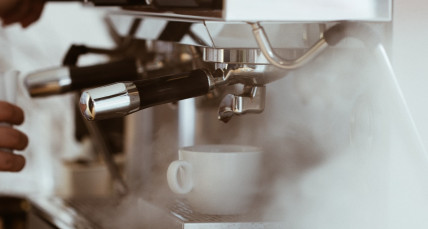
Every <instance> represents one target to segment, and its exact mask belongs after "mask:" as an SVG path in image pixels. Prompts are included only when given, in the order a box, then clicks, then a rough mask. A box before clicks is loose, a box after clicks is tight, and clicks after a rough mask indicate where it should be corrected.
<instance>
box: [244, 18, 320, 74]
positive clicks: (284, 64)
mask: <svg viewBox="0 0 428 229" xmlns="http://www.w3.org/2000/svg"><path fill="white" fill-rule="evenodd" d="M249 24H251V26H252V27H253V34H254V38H255V39H256V41H257V44H258V45H259V47H260V49H261V51H262V53H263V55H264V56H265V58H266V59H267V60H268V61H269V63H271V64H272V65H274V66H276V67H278V68H282V69H287V70H292V69H296V68H299V67H301V66H303V65H305V64H306V63H308V62H309V61H311V60H312V59H314V58H315V57H316V56H318V55H319V54H320V53H321V52H322V51H324V49H326V48H327V47H328V44H327V42H326V41H325V40H324V38H321V39H319V40H318V42H316V43H315V44H314V45H313V46H312V47H311V48H310V49H309V50H308V51H306V53H305V54H303V55H302V56H301V57H299V58H297V59H295V60H285V59H283V58H281V57H279V56H278V55H277V54H276V53H275V52H274V51H273V49H272V46H271V44H270V42H269V40H268V38H267V36H266V33H265V32H264V30H263V27H262V26H260V24H259V23H249Z"/></svg>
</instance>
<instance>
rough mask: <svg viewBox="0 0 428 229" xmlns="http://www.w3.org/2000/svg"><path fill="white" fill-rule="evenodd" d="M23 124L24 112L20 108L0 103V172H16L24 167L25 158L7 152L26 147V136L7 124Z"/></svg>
mask: <svg viewBox="0 0 428 229" xmlns="http://www.w3.org/2000/svg"><path fill="white" fill-rule="evenodd" d="M22 122H24V112H23V111H22V109H21V108H19V107H17V106H15V105H12V104H10V103H7V102H4V101H0V171H10V172H17V171H20V170H21V169H22V168H23V167H24V165H25V158H24V157H23V156H21V155H16V154H13V153H11V152H7V151H5V150H4V149H8V150H23V149H25V148H26V147H27V145H28V138H27V136H26V135H25V134H24V133H22V132H21V131H19V130H16V129H14V128H13V127H12V126H10V125H1V123H8V124H12V125H19V124H21V123H22Z"/></svg>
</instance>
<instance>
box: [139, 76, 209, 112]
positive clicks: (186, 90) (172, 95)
mask: <svg viewBox="0 0 428 229" xmlns="http://www.w3.org/2000/svg"><path fill="white" fill-rule="evenodd" d="M209 79H210V78H209V75H208V74H207V73H206V72H205V71H203V70H201V69H197V70H193V71H191V72H186V73H181V74H176V75H170V76H163V77H158V78H154V79H145V80H139V81H135V82H133V83H134V84H135V86H136V87H137V90H138V92H139V95H140V109H144V108H147V107H151V106H155V105H159V104H163V103H169V102H175V101H178V100H182V99H187V98H193V97H196V96H200V95H204V94H206V93H208V92H209V90H210V80H209Z"/></svg>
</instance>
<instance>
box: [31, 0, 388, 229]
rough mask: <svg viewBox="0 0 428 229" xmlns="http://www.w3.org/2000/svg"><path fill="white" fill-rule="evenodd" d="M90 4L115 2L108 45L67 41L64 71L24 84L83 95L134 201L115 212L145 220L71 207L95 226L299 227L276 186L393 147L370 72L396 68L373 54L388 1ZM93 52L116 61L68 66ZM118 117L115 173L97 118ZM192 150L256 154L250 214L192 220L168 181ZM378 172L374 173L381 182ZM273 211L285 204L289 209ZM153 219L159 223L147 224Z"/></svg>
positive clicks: (380, 50)
mask: <svg viewBox="0 0 428 229" xmlns="http://www.w3.org/2000/svg"><path fill="white" fill-rule="evenodd" d="M87 4H89V5H91V7H92V6H93V5H94V6H95V7H102V6H103V5H115V6H119V8H114V9H112V10H111V11H109V13H108V14H107V15H106V23H107V25H108V26H109V29H110V31H111V34H112V37H113V38H114V40H115V42H116V45H117V46H116V48H115V49H105V48H102V47H88V46H85V45H73V46H72V47H70V50H69V52H67V53H66V54H65V58H64V61H63V66H61V67H57V68H53V69H48V70H40V71H38V72H35V73H33V74H30V75H28V76H27V78H26V86H27V89H28V92H29V93H30V95H31V96H32V97H42V96H52V95H56V94H62V93H68V92H72V91H74V92H78V93H79V99H78V101H76V103H78V109H79V110H80V111H81V114H82V117H83V118H84V119H85V120H87V121H84V122H85V123H86V124H85V125H86V127H87V128H88V130H89V133H90V135H91V136H92V139H93V140H94V141H95V142H96V145H100V146H101V149H102V150H101V151H103V154H104V159H105V161H106V164H107V165H108V167H109V171H110V174H111V177H112V179H113V183H114V185H115V191H116V193H117V194H118V196H120V197H121V198H124V196H125V197H126V196H128V195H132V196H133V197H134V198H136V200H135V199H133V200H135V201H131V200H129V199H125V201H123V202H121V203H120V204H119V205H120V206H119V208H120V209H122V210H123V209H126V208H131V209H132V210H129V211H133V214H134V215H135V212H134V211H136V212H138V214H141V217H139V218H138V217H137V218H138V220H130V221H131V222H129V221H128V222H127V223H128V224H126V223H125V224H124V220H121V217H120V216H117V215H120V214H114V213H111V212H112V208H111V206H115V207H118V204H117V203H118V202H115V201H112V200H109V201H106V202H103V203H102V204H100V202H97V201H99V200H85V201H86V202H79V201H70V206H72V207H73V208H75V209H76V212H80V213H81V214H82V215H86V216H88V218H89V219H90V218H92V219H94V218H95V219H98V218H103V217H102V216H100V217H92V216H91V214H98V216H99V215H100V214H101V215H102V214H103V211H102V209H105V208H109V210H108V212H109V213H108V214H107V213H106V214H107V215H109V216H111V215H115V218H117V219H118V221H119V222H121V223H122V224H121V226H125V225H128V226H125V227H128V228H141V227H140V226H148V227H149V228H288V227H290V228H293V225H295V224H293V223H289V222H288V221H290V222H291V221H293V220H291V218H292V217H293V216H295V215H293V214H287V215H288V216H287V217H285V218H284V217H283V216H282V215H281V214H276V213H278V212H281V210H277V208H276V207H275V206H276V205H275V204H273V205H272V203H273V202H277V199H276V197H277V196H278V195H277V194H278V192H279V191H278V189H277V186H278V185H279V184H283V183H286V184H287V185H286V186H287V187H294V186H293V185H292V184H295V183H296V180H299V179H300V180H304V179H306V178H302V177H305V176H306V175H305V174H312V173H311V172H310V171H313V169H314V168H315V170H316V169H317V168H322V165H323V163H325V162H329V161H330V160H328V159H327V158H329V157H330V156H331V157H333V158H336V157H340V156H338V155H341V154H340V153H338V152H339V151H341V152H351V151H352V152H357V151H358V152H360V151H361V152H365V153H367V152H372V151H376V152H385V151H387V150H386V149H385V148H384V147H385V145H384V144H381V143H384V141H385V138H387V137H385V136H384V135H383V134H382V133H383V131H385V129H388V128H389V127H388V126H389V125H388V123H389V121H386V120H388V119H387V118H385V116H388V115H387V114H386V113H388V112H386V111H385V110H386V109H383V108H382V107H381V106H378V104H379V101H382V100H383V99H385V95H384V94H382V92H384V91H387V90H389V89H382V88H381V89H379V88H377V87H376V85H381V84H382V79H383V78H382V77H377V78H376V77H374V78H372V77H373V75H385V73H384V72H381V73H379V70H378V69H377V68H381V69H382V70H385V71H386V72H387V73H388V72H389V71H391V70H390V69H389V68H388V67H389V66H388V65H389V64H388V61H386V63H385V62H377V59H373V58H374V57H379V58H381V59H382V58H385V57H386V60H387V53H388V44H389V42H391V41H390V33H391V23H392V22H391V20H392V19H391V18H392V15H391V14H392V1H391V0H366V1H363V2H361V1H359V2H356V1H355V2H350V3H346V4H345V3H342V2H339V1H334V0H325V1H306V2H305V1H291V0H289V1H274V0H269V1H242V0H231V1H228V0H223V1H217V0H205V1H197V0H189V1H165V0H146V1H144V2H139V1H97V0H94V1H89V3H87ZM88 53H96V54H101V55H107V56H109V57H110V60H111V61H110V62H108V63H103V64H99V65H93V66H85V67H79V66H76V63H77V59H78V58H79V56H81V55H85V54H88ZM367 62H368V63H367ZM367 72H370V74H368V73H367ZM366 73H367V74H366ZM338 75H339V76H341V77H338ZM373 85H375V86H373ZM373 104H375V105H373ZM391 106H392V105H391ZM388 117H389V116H388ZM117 119H123V120H124V133H123V145H124V149H123V150H124V154H125V156H126V167H125V170H124V171H118V167H117V166H116V165H115V163H114V161H113V159H112V157H111V155H110V152H109V149H108V147H106V146H105V144H103V138H102V135H103V131H102V129H101V128H100V126H99V125H100V124H97V123H98V122H99V120H117ZM381 132H382V133H381ZM380 142H381V143H380ZM198 144H245V145H256V146H260V147H262V148H263V150H264V155H265V157H264V161H263V163H264V168H265V169H264V170H263V174H262V177H263V182H262V191H261V193H260V198H259V200H257V201H256V203H255V206H254V209H251V210H250V211H249V213H248V214H246V215H238V216H236V215H234V216H213V215H204V214H200V213H197V212H194V211H192V209H191V208H190V207H189V206H188V205H187V204H186V202H185V201H183V200H181V198H180V197H179V196H176V195H174V194H173V193H172V192H170V191H169V189H168V188H167V185H166V180H165V177H166V175H165V173H166V169H167V166H168V164H169V162H171V161H173V160H174V159H175V158H176V155H177V149H178V148H180V147H183V146H190V145H198ZM358 155H365V154H363V153H361V154H358ZM373 157H374V158H376V157H378V158H384V157H387V156H386V155H385V154H375V155H374V156H373ZM373 157H372V158H373ZM355 160H356V161H358V160H359V159H358V157H356V158H355ZM362 160H363V159H362ZM380 160H382V159H380ZM377 166H378V164H377V163H373V165H370V166H369V168H370V169H374V168H375V167H377ZM381 171H383V172H379V173H375V174H374V175H370V176H371V177H375V178H379V180H382V178H383V177H385V176H386V174H385V172H384V170H382V169H381ZM322 173H323V171H321V172H319V173H318V174H322ZM297 183H298V182H297ZM345 183H346V182H345ZM380 183H381V185H382V184H383V183H382V182H380ZM288 184H290V185H288ZM376 185H379V183H376V184H375V186H376ZM299 187H300V186H299ZM376 187H377V186H376ZM382 187H383V186H382ZM285 191H289V192H290V193H295V192H293V190H288V189H287V188H286V189H285ZM294 191H295V190H294ZM281 192H282V191H281ZM373 195H374V196H376V197H379V198H378V199H376V201H377V202H376V203H381V204H379V205H376V207H368V206H369V204H370V203H372V202H371V201H369V200H368V199H367V200H363V201H362V202H364V204H366V205H364V206H366V207H367V208H369V209H371V211H369V213H364V214H363V215H366V214H370V215H375V216H379V217H381V214H380V213H379V212H382V211H383V210H384V209H383V208H382V206H383V205H382V203H384V202H385V199H384V198H383V197H382V194H380V193H378V192H374V194H373ZM287 198H290V197H289V196H287V197H286V198H285V199H287ZM112 199H114V198H112ZM91 201H92V202H91ZM280 202H281V201H280ZM290 202H293V201H290ZM95 203H96V204H95ZM293 203H295V202H293ZM94 206H96V207H94ZM125 206H126V207H125ZM130 206H133V207H130ZM272 206H273V207H272ZM281 206H282V207H280V208H281V209H282V208H285V209H288V207H289V206H288V202H286V203H285V204H284V205H281ZM284 206H286V207H284ZM378 206H380V207H378ZM275 209H276V210H275ZM302 209H303V210H302V211H304V208H302ZM122 210H120V211H122ZM282 210H283V209H282ZM147 211H149V212H151V214H152V213H153V215H151V214H149V215H150V217H147V214H146V212H147ZM339 211H340V210H339ZM272 212H274V213H272ZM120 213H123V212H120ZM123 214H125V213H123ZM143 215H145V216H146V217H144V216H143ZM290 215H291V216H290ZM290 217H291V218H290ZM110 220H112V218H110ZM301 220H304V219H301ZM89 221H91V220H89ZM95 221H96V220H95ZM134 221H136V222H138V223H136V222H134ZM92 223H94V222H92ZM110 223H111V222H110ZM94 224H95V225H98V226H100V228H117V225H116V226H112V224H108V223H107V224H105V223H100V222H95V223H94ZM106 225H109V226H110V227H109V226H106ZM113 225H114V223H113ZM149 225H150V226H149ZM371 225H373V224H371ZM375 225H377V226H379V227H378V228H380V227H382V226H384V225H383V224H382V223H378V224H376V223H375Z"/></svg>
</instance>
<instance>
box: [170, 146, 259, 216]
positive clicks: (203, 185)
mask: <svg viewBox="0 0 428 229" xmlns="http://www.w3.org/2000/svg"><path fill="white" fill-rule="evenodd" d="M178 156H179V160H177V161H174V162H172V163H171V164H170V165H169V167H168V171H167V179H168V185H169V187H170V189H171V190H172V191H173V192H175V193H177V194H183V195H185V197H186V199H187V200H188V202H189V204H190V206H191V207H192V209H193V210H195V211H197V212H200V213H204V214H212V215H233V214H242V213H245V212H246V211H247V210H249V208H250V207H251V205H252V204H253V203H254V200H255V198H256V195H257V193H258V192H259V189H260V184H259V182H260V173H261V156H262V150H261V149H260V148H258V147H253V146H240V145H198V146H190V147H184V148H181V149H180V150H179V151H178Z"/></svg>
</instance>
